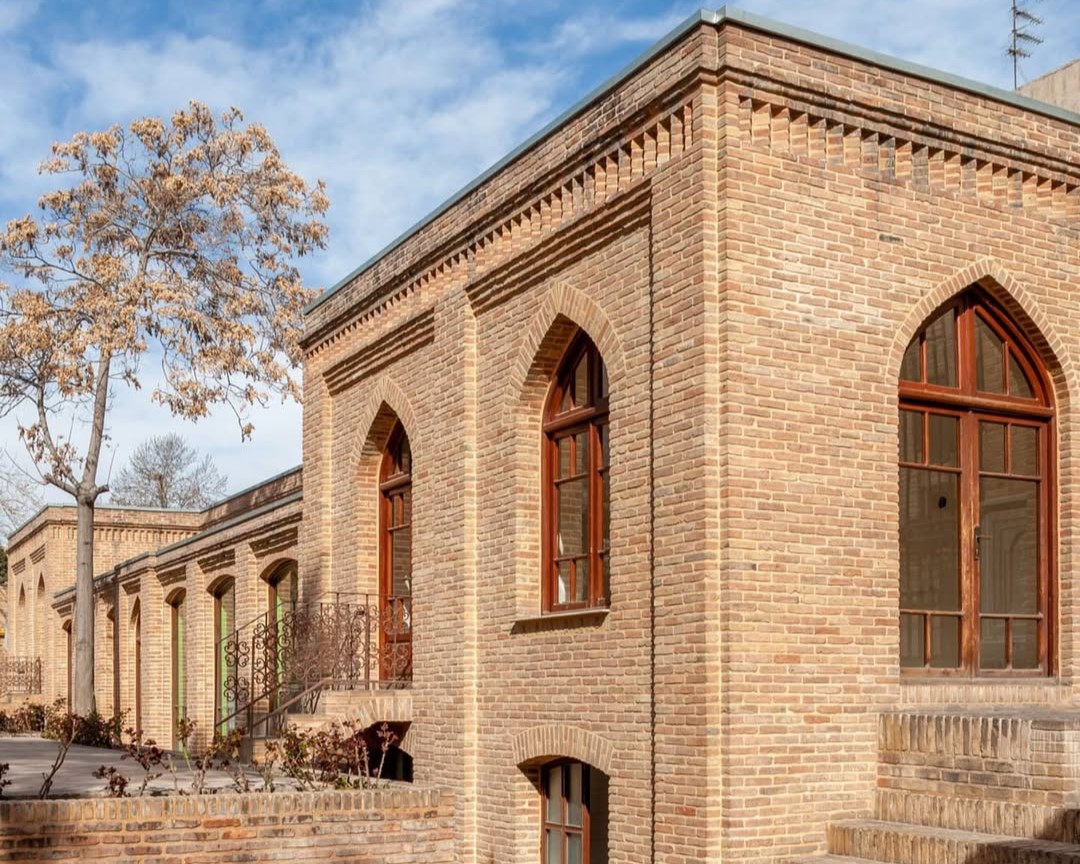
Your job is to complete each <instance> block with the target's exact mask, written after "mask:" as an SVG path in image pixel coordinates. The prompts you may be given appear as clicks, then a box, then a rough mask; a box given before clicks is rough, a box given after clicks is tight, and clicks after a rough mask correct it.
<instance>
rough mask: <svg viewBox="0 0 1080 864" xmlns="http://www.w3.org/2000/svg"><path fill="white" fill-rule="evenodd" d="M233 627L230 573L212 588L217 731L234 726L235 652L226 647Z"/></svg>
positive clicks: (234, 613)
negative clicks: (213, 589)
mask: <svg viewBox="0 0 1080 864" xmlns="http://www.w3.org/2000/svg"><path fill="white" fill-rule="evenodd" d="M234 629H236V583H235V581H233V578H232V577H231V576H230V577H228V578H226V579H224V580H222V582H221V583H220V584H219V585H218V586H217V588H216V589H215V591H214V645H215V646H216V650H215V652H214V653H215V658H214V659H215V662H214V682H215V685H216V686H215V693H214V695H215V699H214V703H215V704H214V708H215V711H214V713H215V715H216V718H217V726H218V731H219V732H221V733H222V734H225V733H227V732H228V731H229V730H230V729H233V728H235V726H236V717H235V716H233V715H234V713H235V712H236V709H237V708H238V707H239V706H238V705H237V701H236V700H237V696H238V693H237V687H236V683H237V669H236V660H237V657H236V652H235V651H230V650H229V642H230V639H229V637H230V635H232V632H233V630H234Z"/></svg>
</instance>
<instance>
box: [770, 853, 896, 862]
mask: <svg viewBox="0 0 1080 864" xmlns="http://www.w3.org/2000/svg"><path fill="white" fill-rule="evenodd" d="M785 864H880V862H878V861H871V860H870V859H869V858H849V857H847V856H846V855H830V854H829V853H827V852H826V853H825V854H824V855H803V856H800V857H798V858H788V859H787V860H786V861H785Z"/></svg>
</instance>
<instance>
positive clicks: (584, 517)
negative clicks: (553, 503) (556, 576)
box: [557, 477, 589, 557]
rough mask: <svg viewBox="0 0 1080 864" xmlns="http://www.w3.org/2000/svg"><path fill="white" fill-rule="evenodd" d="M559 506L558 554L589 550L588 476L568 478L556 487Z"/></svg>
mask: <svg viewBox="0 0 1080 864" xmlns="http://www.w3.org/2000/svg"><path fill="white" fill-rule="evenodd" d="M557 495H558V499H559V500H558V507H559V546H558V549H559V555H560V557H561V556H564V555H565V556H571V555H582V554H585V553H587V552H588V551H589V519H588V516H589V485H588V478H587V477H581V478H579V479H577V480H568V481H566V482H565V483H561V484H560V485H559V486H558V487H557Z"/></svg>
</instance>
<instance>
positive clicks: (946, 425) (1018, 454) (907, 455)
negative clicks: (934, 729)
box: [899, 288, 1055, 675]
mask: <svg viewBox="0 0 1080 864" xmlns="http://www.w3.org/2000/svg"><path fill="white" fill-rule="evenodd" d="M899 396H900V447H899V459H900V666H901V668H902V669H903V670H904V671H905V672H906V673H908V674H911V673H917V674H939V675H947V674H969V675H971V674H978V675H993V674H1002V673H1007V674H1010V675H1018V674H1019V675H1025V674H1026V675H1039V674H1049V673H1050V672H1052V671H1053V670H1052V665H1053V660H1052V652H1051V646H1052V645H1053V630H1054V621H1053V618H1052V609H1053V603H1052V597H1053V594H1054V555H1053V538H1052V526H1053V510H1054V506H1055V501H1054V493H1053V490H1054V476H1053V464H1054V462H1053V447H1054V430H1053V423H1054V406H1053V399H1052V394H1051V389H1050V384H1049V377H1048V375H1047V373H1046V370H1045V368H1044V366H1043V365H1042V363H1041V362H1040V361H1039V358H1038V354H1037V353H1036V351H1035V350H1034V348H1033V346H1032V345H1031V344H1030V343H1029V342H1028V341H1027V340H1026V339H1025V338H1024V336H1023V333H1022V332H1021V331H1020V329H1019V327H1017V326H1016V325H1015V324H1014V323H1013V322H1012V321H1011V320H1010V319H1009V317H1008V315H1007V314H1006V313H1005V311H1004V310H1003V309H1002V308H1001V307H1000V306H998V305H997V304H996V303H995V302H994V301H993V300H992V299H991V298H990V297H989V296H988V295H986V294H985V293H984V292H983V291H982V290H981V289H978V288H971V289H969V290H968V291H966V292H964V293H963V294H962V295H960V296H959V297H958V298H957V299H955V300H954V301H953V302H951V303H950V304H949V305H947V306H946V307H944V308H943V309H941V310H939V311H938V312H937V313H935V314H934V315H933V316H932V317H931V319H930V320H929V321H928V322H927V323H926V325H925V326H924V327H923V328H922V329H921V330H920V331H919V333H918V334H916V336H915V338H914V339H913V340H912V341H911V343H910V344H909V345H908V347H907V350H906V352H905V354H904V359H903V363H902V366H901V371H900V386H899Z"/></svg>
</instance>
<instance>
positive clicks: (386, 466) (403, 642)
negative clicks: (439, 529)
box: [379, 422, 412, 681]
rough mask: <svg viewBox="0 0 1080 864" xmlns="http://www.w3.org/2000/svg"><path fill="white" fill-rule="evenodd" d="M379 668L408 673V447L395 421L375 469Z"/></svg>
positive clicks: (393, 676) (385, 674) (383, 673)
mask: <svg viewBox="0 0 1080 864" xmlns="http://www.w3.org/2000/svg"><path fill="white" fill-rule="evenodd" d="M379 611H380V616H379V618H380V621H381V623H382V626H381V628H380V630H379V633H380V636H379V645H380V651H379V656H380V658H381V660H380V663H379V666H380V669H379V674H380V677H381V678H382V680H384V681H402V680H409V679H411V678H412V450H411V448H410V447H409V436H408V435H406V434H405V427H404V426H402V425H401V423H400V422H398V423H396V424H395V425H394V428H393V430H392V431H391V432H390V437H389V438H388V439H387V442H386V448H385V450H384V451H383V459H382V467H381V468H380V470H379Z"/></svg>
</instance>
